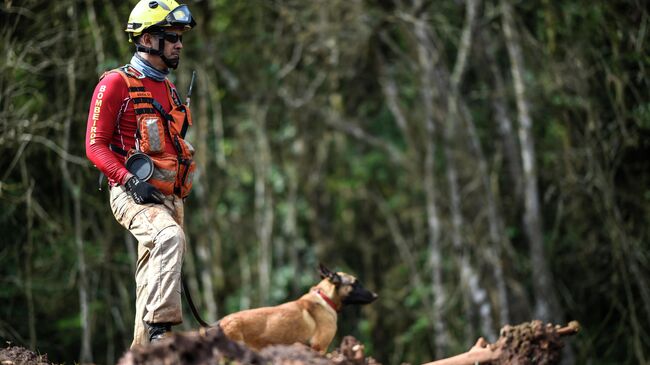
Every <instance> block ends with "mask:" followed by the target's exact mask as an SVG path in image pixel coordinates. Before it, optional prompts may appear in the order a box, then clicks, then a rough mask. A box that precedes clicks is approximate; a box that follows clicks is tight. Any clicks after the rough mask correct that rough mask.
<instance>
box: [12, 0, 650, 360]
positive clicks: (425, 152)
mask: <svg viewBox="0 0 650 365" xmlns="http://www.w3.org/2000/svg"><path fill="white" fill-rule="evenodd" d="M134 4H135V1H116V0H111V1H93V0H76V1H74V0H57V1H44V0H24V1H11V0H4V1H3V2H2V3H0V37H1V41H0V167H1V168H0V241H1V245H0V301H1V303H2V305H0V338H2V340H3V344H4V341H10V342H11V343H13V344H17V345H22V346H26V347H29V348H32V349H36V350H38V351H40V352H41V353H47V354H48V355H49V357H50V359H51V360H54V361H57V362H64V361H65V362H67V363H69V364H72V363H75V362H79V361H81V362H91V361H93V362H96V363H100V364H112V363H115V361H116V359H117V358H118V357H119V356H120V355H121V354H122V353H123V352H124V351H125V350H126V349H127V348H128V345H129V344H130V341H131V331H132V323H133V315H134V287H133V286H134V284H133V279H132V276H133V267H134V262H135V249H134V247H135V242H134V240H133V238H132V237H130V236H129V234H128V233H127V232H125V231H124V230H123V229H122V228H121V227H120V226H119V225H118V224H117V223H116V222H115V220H114V218H113V217H112V215H111V213H110V209H109V206H108V201H107V199H108V197H107V189H104V190H103V191H98V190H97V176H98V173H97V170H96V169H95V168H94V167H93V166H92V165H91V164H90V163H89V162H88V161H87V159H86V158H85V151H84V134H85V130H86V120H87V116H88V110H89V100H90V97H91V95H92V91H93V88H94V86H95V85H96V83H97V81H98V76H99V75H101V73H102V72H103V71H105V70H107V69H111V68H114V67H117V66H119V65H122V64H124V63H126V62H128V60H129V59H130V56H131V54H132V46H131V45H130V44H129V43H128V42H127V37H126V34H125V33H124V31H123V29H124V27H125V24H126V20H127V18H128V14H129V12H130V9H131V8H132V7H133V5H134ZM188 4H189V6H190V8H191V9H192V12H193V13H194V15H195V17H196V18H197V21H198V26H197V27H196V28H195V29H194V30H192V31H191V32H190V33H188V34H186V36H185V37H184V39H183V40H184V50H183V58H182V61H181V65H180V67H179V69H178V70H177V71H175V72H173V75H172V78H173V80H174V81H175V82H176V84H177V86H178V87H179V91H181V94H182V97H184V93H185V90H187V87H188V84H189V78H190V75H191V71H192V70H196V71H197V74H198V76H197V82H196V85H195V89H194V94H193V99H192V109H193V114H194V118H195V125H194V126H193V128H192V129H191V132H190V133H189V140H190V141H191V142H192V143H193V144H194V145H195V147H196V149H197V155H196V160H197V162H198V170H197V171H198V174H197V177H196V181H195V187H194V191H193V193H192V195H191V196H190V197H189V198H188V199H187V201H186V216H185V219H186V227H187V229H186V231H187V236H188V243H189V252H188V255H187V259H186V263H185V267H184V271H185V273H186V276H187V277H188V279H189V282H190V290H191V293H193V295H194V297H195V298H194V299H195V301H196V302H198V306H199V307H200V308H201V309H202V314H203V316H204V317H205V318H207V319H209V320H211V321H214V320H216V319H218V318H220V317H222V316H223V315H225V314H227V313H230V312H233V311H236V310H239V309H243V308H250V307H257V306H261V305H269V304H276V303H280V302H282V301H286V300H290V299H293V298H296V297H297V296H299V295H301V294H302V293H303V292H305V291H306V290H308V288H309V287H310V286H311V285H312V284H313V283H314V282H315V281H316V280H318V276H317V272H316V267H317V264H318V263H319V262H323V263H325V264H326V265H327V266H329V267H330V268H332V269H337V270H344V271H348V272H351V273H354V274H356V275H358V276H359V277H360V279H361V280H362V281H363V282H364V283H365V285H366V286H367V287H369V288H371V289H373V290H375V291H377V292H378V293H379V295H380V299H379V300H378V301H377V302H375V303H373V304H372V305H369V306H367V307H364V308H363V309H346V310H344V311H343V313H342V318H340V319H339V325H340V328H339V338H340V336H341V335H347V334H352V335H354V336H356V337H358V338H359V339H360V340H362V341H363V342H364V343H365V345H366V347H367V350H368V352H369V353H370V354H371V355H372V356H374V357H376V358H378V359H379V360H380V361H382V362H384V363H387V364H398V363H400V362H402V361H408V362H411V363H414V364H417V363H421V362H425V361H430V360H433V359H435V358H442V357H445V356H449V355H452V354H455V353H459V352H463V351H465V350H467V349H468V348H469V346H470V345H471V344H472V343H473V342H474V341H475V340H476V338H477V337H478V336H485V337H487V338H488V339H490V340H494V339H495V338H496V337H497V336H498V330H499V328H500V327H501V326H502V325H504V324H506V323H511V324H517V323H520V322H523V321H528V320H531V319H534V318H539V319H543V320H545V321H550V322H553V323H566V322H567V321H569V320H578V321H580V323H581V324H582V326H583V331H582V332H581V333H580V334H579V335H578V336H576V337H575V338H574V339H572V340H571V342H570V343H571V348H572V356H573V357H572V358H571V361H572V362H575V363H581V364H582V363H589V364H613V363H617V364H623V363H626V364H644V363H645V364H647V363H648V361H650V333H649V332H650V331H649V330H648V329H649V328H650V286H649V285H648V279H649V278H650V275H649V268H650V265H649V263H648V259H649V254H650V246H649V245H648V238H649V236H650V225H649V224H648V223H649V222H650V204H649V203H650V184H649V183H650V162H649V161H650V159H649V158H648V156H650V139H649V138H648V137H649V136H650V98H649V93H648V90H650V88H649V86H650V85H648V80H649V79H648V68H649V67H650V56H649V54H648V22H649V19H648V15H649V14H648V8H647V3H646V2H645V1H644V0H628V1H623V0H617V1H609V0H607V1H605V0H601V1H598V0H596V1H593V0H572V1H551V0H539V1H522V0H439V1H425V0H375V1H371V0H328V1H325V0H314V1H303V0H245V1H242V0H215V1H205V0H204V1H189V2H188ZM185 318H186V321H185V322H186V324H185V326H184V328H185V329H190V328H197V327H198V325H197V324H196V323H195V322H194V320H193V319H192V317H191V316H190V315H188V314H186V315H185ZM335 343H336V342H335Z"/></svg>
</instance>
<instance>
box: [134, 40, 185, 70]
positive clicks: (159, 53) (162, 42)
mask: <svg viewBox="0 0 650 365" xmlns="http://www.w3.org/2000/svg"><path fill="white" fill-rule="evenodd" d="M162 49H165V39H164V38H160V39H159V40H158V49H153V48H152V47H145V46H143V45H141V44H136V45H135V50H136V51H138V52H144V53H149V54H151V55H154V56H158V57H160V59H161V60H162V61H163V62H164V63H165V66H167V67H168V68H171V69H173V70H175V69H176V68H177V67H178V59H173V60H170V59H169V58H167V57H165V54H164V53H163V51H161V50H162Z"/></svg>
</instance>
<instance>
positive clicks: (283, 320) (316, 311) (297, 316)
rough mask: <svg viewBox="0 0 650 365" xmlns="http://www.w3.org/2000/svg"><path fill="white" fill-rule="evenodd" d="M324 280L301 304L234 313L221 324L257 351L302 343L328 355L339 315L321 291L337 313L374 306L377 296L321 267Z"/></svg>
mask: <svg viewBox="0 0 650 365" xmlns="http://www.w3.org/2000/svg"><path fill="white" fill-rule="evenodd" d="M321 276H323V277H324V279H323V280H322V281H321V282H319V283H318V284H317V285H316V286H314V287H312V288H311V290H310V291H309V292H308V293H306V294H305V295H303V296H302V297H300V298H299V299H298V300H295V301H291V302H287V303H284V304H280V305H277V306H275V307H263V308H257V309H249V310H244V311H241V312H237V313H233V314H230V315H228V316H226V317H224V318H223V319H221V320H220V321H219V322H218V324H219V326H220V327H221V329H222V330H223V331H224V333H225V334H226V336H228V338H230V339H231V340H234V341H241V342H243V343H245V344H246V345H247V346H248V347H251V348H252V349H254V350H260V349H261V348H263V347H265V346H269V345H277V344H293V343H296V342H300V343H304V344H309V345H310V346H311V348H313V349H314V350H316V351H320V352H322V353H324V352H325V351H326V350H327V348H328V346H329V344H330V343H331V342H332V339H333V338H334V335H335V334H336V328H337V327H336V320H337V311H336V310H334V308H332V306H331V305H330V304H328V303H327V301H326V300H325V299H324V298H323V297H322V296H321V295H320V294H318V293H317V291H318V290H320V292H321V293H322V294H324V295H326V296H327V297H328V298H329V299H330V300H331V301H332V302H333V303H334V305H335V306H336V308H337V309H340V308H341V307H342V306H343V305H344V304H367V303H370V302H372V301H374V300H375V299H376V298H377V294H375V293H373V292H370V291H368V290H366V289H365V288H363V287H362V286H361V285H360V283H358V281H357V279H356V278H355V277H354V276H352V275H349V274H346V273H343V272H338V273H333V272H331V271H329V270H327V269H326V268H325V267H323V266H321ZM355 283H356V284H355ZM352 296H354V297H355V298H354V299H352V300H353V301H352V302H350V303H345V301H346V298H348V299H349V298H351V297H352Z"/></svg>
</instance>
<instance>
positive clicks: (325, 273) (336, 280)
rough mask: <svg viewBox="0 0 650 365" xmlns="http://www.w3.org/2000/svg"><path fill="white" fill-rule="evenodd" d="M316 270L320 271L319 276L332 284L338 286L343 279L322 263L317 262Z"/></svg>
mask: <svg viewBox="0 0 650 365" xmlns="http://www.w3.org/2000/svg"><path fill="white" fill-rule="evenodd" d="M318 271H320V277H321V278H323V279H325V278H327V280H329V281H330V282H331V283H332V284H334V285H336V286H339V285H340V284H341V282H342V281H343V280H342V279H341V276H340V275H339V274H337V273H335V272H333V271H331V270H330V269H328V268H326V267H325V265H323V264H318Z"/></svg>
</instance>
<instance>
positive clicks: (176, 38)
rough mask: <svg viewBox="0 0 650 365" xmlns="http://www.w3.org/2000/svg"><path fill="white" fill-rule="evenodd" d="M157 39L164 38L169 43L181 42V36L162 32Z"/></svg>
mask: <svg viewBox="0 0 650 365" xmlns="http://www.w3.org/2000/svg"><path fill="white" fill-rule="evenodd" d="M158 36H159V37H163V38H165V40H166V41H167V42H169V43H176V42H183V35H182V34H176V33H169V32H162V33H159V34H158Z"/></svg>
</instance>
